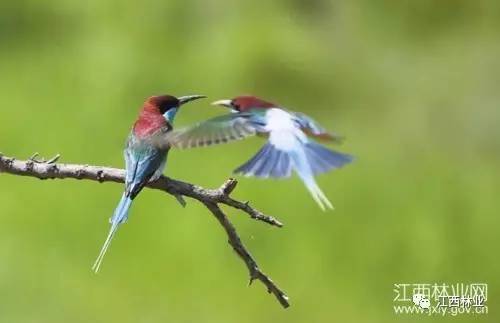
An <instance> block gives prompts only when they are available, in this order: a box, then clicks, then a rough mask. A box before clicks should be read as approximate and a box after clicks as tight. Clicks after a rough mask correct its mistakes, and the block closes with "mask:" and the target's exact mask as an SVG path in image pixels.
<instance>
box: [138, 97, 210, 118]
mask: <svg viewBox="0 0 500 323" xmlns="http://www.w3.org/2000/svg"><path fill="white" fill-rule="evenodd" d="M205 97H206V96H204V95H186V96H181V97H179V98H176V97H175V96H173V95H155V96H152V97H149V98H148V99H147V100H146V102H144V106H143V109H142V110H143V111H146V112H149V113H156V114H161V115H165V114H166V113H168V111H170V110H173V109H178V108H179V107H180V106H181V105H183V104H185V103H187V102H190V101H193V100H197V99H201V98H205Z"/></svg>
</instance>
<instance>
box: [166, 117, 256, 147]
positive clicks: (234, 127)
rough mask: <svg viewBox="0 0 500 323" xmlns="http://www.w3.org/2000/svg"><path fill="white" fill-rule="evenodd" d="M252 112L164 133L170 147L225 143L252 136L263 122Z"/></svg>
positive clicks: (213, 119)
mask: <svg viewBox="0 0 500 323" xmlns="http://www.w3.org/2000/svg"><path fill="white" fill-rule="evenodd" d="M258 119H259V117H258V116H256V115H255V114H252V113H246V112H242V113H232V114H228V115H223V116H219V117H215V118H212V119H209V120H207V121H204V122H201V123H198V124H196V125H194V126H191V127H187V128H183V129H179V130H174V131H171V132H169V133H168V134H166V135H165V138H164V139H165V140H166V141H167V142H168V144H169V145H170V146H171V147H175V148H180V149H184V148H194V147H203V146H210V145H216V144H221V143H226V142H230V141H234V140H240V139H244V138H246V137H249V136H253V135H255V134H256V133H257V132H258V129H259V127H262V126H263V123H261V122H259V120H258Z"/></svg>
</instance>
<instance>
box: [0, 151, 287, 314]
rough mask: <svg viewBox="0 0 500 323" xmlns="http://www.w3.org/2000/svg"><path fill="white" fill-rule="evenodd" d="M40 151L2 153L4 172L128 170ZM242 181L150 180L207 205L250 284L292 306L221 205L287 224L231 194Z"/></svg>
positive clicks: (116, 178) (94, 175) (101, 177)
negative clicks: (210, 184)
mask: <svg viewBox="0 0 500 323" xmlns="http://www.w3.org/2000/svg"><path fill="white" fill-rule="evenodd" d="M37 156H38V153H36V154H34V155H33V156H32V157H31V158H30V159H28V160H17V159H15V158H13V157H6V156H3V155H2V154H1V153H0V172H5V173H9V174H13V175H20V176H30V177H36V178H39V179H65V178H73V179H87V180H92V181H98V182H101V183H102V182H116V183H123V182H124V174H125V171H124V170H123V169H118V168H111V167H102V166H91V165H79V164H62V163H56V162H57V160H58V159H59V157H60V155H59V154H57V155H56V156H54V157H53V158H51V159H49V160H48V161H45V160H44V159H42V160H38V159H36V158H37ZM237 184H238V182H237V181H236V180H235V179H232V178H230V179H228V180H227V181H226V182H224V184H222V186H221V187H220V188H218V189H206V188H203V187H201V186H197V185H194V184H190V183H186V182H182V181H178V180H174V179H171V178H168V177H165V176H162V177H160V178H159V179H158V180H156V181H154V182H150V183H148V185H147V187H149V188H152V189H157V190H161V191H164V192H166V193H169V194H171V195H173V196H174V197H175V198H176V199H177V200H178V201H179V203H181V205H185V200H184V198H183V197H184V196H185V197H190V198H192V199H195V200H198V201H199V202H201V203H202V204H203V205H205V206H206V207H207V208H208V209H209V210H210V211H211V212H212V214H213V215H214V216H215V218H216V219H217V220H218V221H219V223H220V224H221V225H222V227H223V228H224V230H225V231H226V234H227V236H228V238H229V244H230V245H231V246H232V247H233V249H234V251H235V252H236V253H237V254H238V256H239V257H240V258H241V259H242V260H243V261H244V262H245V264H246V266H247V268H248V272H249V274H250V284H251V283H252V281H254V280H260V281H261V282H262V283H263V284H264V285H265V286H266V288H267V290H268V292H269V293H272V294H273V295H274V296H275V297H276V299H277V300H278V301H279V302H280V304H281V305H282V306H283V307H284V308H287V307H288V306H290V303H289V302H288V297H287V296H286V294H285V293H284V292H283V291H282V290H281V289H280V288H279V287H278V286H277V285H276V284H275V283H274V282H273V281H272V280H271V279H270V278H269V277H268V276H267V275H266V274H265V273H264V272H262V271H261V270H260V268H259V266H258V265H257V263H256V261H255V260H254V259H253V257H252V255H251V254H250V253H249V252H248V250H247V249H246V248H245V246H244V245H243V243H242V242H241V239H240V237H239V236H238V233H237V232H236V229H235V228H234V226H233V224H232V223H231V221H229V219H228V217H227V216H226V214H225V213H224V212H223V211H222V210H221V209H220V207H219V204H225V205H228V206H231V207H233V208H235V209H239V210H242V211H243V212H245V213H247V214H248V215H249V216H250V217H251V218H252V219H255V220H258V221H262V222H265V223H268V224H270V225H272V226H276V227H282V226H283V224H282V223H281V222H280V221H278V220H277V219H275V218H274V217H272V216H268V215H265V214H264V213H262V212H260V211H259V210H257V209H254V208H253V207H251V206H250V204H249V203H248V202H241V201H238V200H235V199H233V198H231V197H230V195H231V193H232V192H233V190H234V189H235V188H236V185H237Z"/></svg>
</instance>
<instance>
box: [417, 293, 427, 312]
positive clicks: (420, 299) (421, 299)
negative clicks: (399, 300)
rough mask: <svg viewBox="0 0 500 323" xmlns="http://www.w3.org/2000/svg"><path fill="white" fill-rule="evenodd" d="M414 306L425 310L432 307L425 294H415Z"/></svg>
mask: <svg viewBox="0 0 500 323" xmlns="http://www.w3.org/2000/svg"><path fill="white" fill-rule="evenodd" d="M413 304H415V305H417V306H420V308H423V309H424V310H426V309H429V308H430V307H431V302H430V301H429V299H428V298H427V297H425V295H424V294H420V293H417V294H413Z"/></svg>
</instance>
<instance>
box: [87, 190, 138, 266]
mask: <svg viewBox="0 0 500 323" xmlns="http://www.w3.org/2000/svg"><path fill="white" fill-rule="evenodd" d="M131 204H132V199H130V197H127V196H126V195H125V193H124V194H123V196H122V199H121V200H120V203H119V204H118V206H117V207H116V209H115V213H114V214H113V217H112V218H111V219H110V221H109V222H110V223H111V228H110V230H109V233H108V236H107V237H106V241H104V245H103V246H102V248H101V251H100V252H99V256H97V259H96V261H95V262H94V265H93V266H92V270H93V271H94V272H95V273H97V272H98V271H99V268H100V267H101V264H102V260H103V259H104V256H105V255H106V251H108V248H109V246H110V244H111V240H113V237H114V235H115V233H116V231H117V230H118V227H119V226H120V224H122V223H123V222H125V220H126V219H127V216H128V211H129V209H130V205H131Z"/></svg>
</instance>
